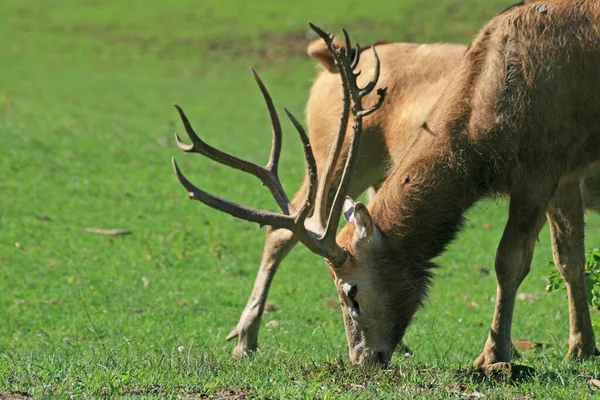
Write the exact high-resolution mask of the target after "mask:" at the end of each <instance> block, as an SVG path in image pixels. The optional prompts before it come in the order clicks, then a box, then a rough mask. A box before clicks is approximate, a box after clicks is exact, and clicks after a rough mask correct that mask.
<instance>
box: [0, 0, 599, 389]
mask: <svg viewBox="0 0 600 400" xmlns="http://www.w3.org/2000/svg"><path fill="white" fill-rule="evenodd" d="M36 3H37V4H35V5H34V4H33V3H32V4H28V3H25V2H22V1H19V0H4V1H3V2H2V4H0V48H1V49H3V50H2V52H0V65H2V68H0V137H1V138H2V142H1V144H2V145H1V146H0V172H1V176H2V179H0V191H1V193H2V196H1V197H0V310H2V311H0V315H1V316H2V320H3V324H1V325H0V397H2V396H4V395H8V394H10V393H12V395H15V396H16V394H17V393H22V394H28V395H31V396H34V397H39V398H46V397H59V398H63V397H69V396H74V397H76V398H78V397H90V396H92V397H96V396H109V397H177V396H183V397H190V398H193V397H201V396H220V395H224V396H238V398H242V397H244V396H246V397H259V398H260V397H274V398H281V397H285V398H290V397H302V398H314V397H320V398H333V397H335V398H337V397H348V398H365V397H368V398H374V397H380V398H398V397H407V398H410V397H421V398H425V397H427V398H432V397H439V398H442V397H461V396H463V397H465V396H466V397H468V396H471V397H473V396H476V395H477V393H482V394H484V395H485V396H486V398H507V397H513V398H518V397H521V398H523V397H531V398H573V397H576V398H585V397H593V396H594V391H593V387H592V386H591V385H589V384H588V381H589V379H591V378H598V377H599V376H600V367H599V364H598V362H597V361H592V362H587V363H579V364H561V360H562V357H563V356H564V354H565V351H566V340H567V337H568V313H567V307H566V301H565V299H564V298H563V297H562V295H560V294H556V295H552V296H549V297H547V296H546V294H545V285H546V283H547V276H548V273H549V271H548V270H547V269H544V268H543V267H542V266H543V265H546V264H547V262H548V261H549V260H550V258H551V255H550V249H549V238H548V232H547V231H546V230H544V232H543V234H542V235H541V237H540V243H539V245H538V247H537V250H536V256H535V259H534V264H533V265H534V268H533V271H532V273H531V275H530V276H529V278H528V279H527V280H526V282H525V283H524V284H523V287H522V292H524V293H528V294H532V295H533V296H534V297H531V298H532V299H533V300H532V301H520V302H519V304H518V306H517V310H516V315H515V323H514V334H513V336H514V338H518V339H529V340H536V341H541V342H544V343H547V344H549V347H547V348H545V349H543V350H539V351H534V352H525V353H524V354H523V356H524V360H523V363H525V364H527V365H530V366H532V367H534V368H535V369H536V374H535V375H534V376H533V378H531V379H528V380H526V381H523V382H517V383H505V382H502V381H500V382H498V381H495V380H488V379H484V378H481V377H479V376H478V375H477V374H475V373H474V372H472V371H470V369H469V366H470V363H471V362H472V360H473V359H474V358H475V357H476V356H477V355H478V353H479V351H480V350H481V348H482V346H483V342H484V340H485V337H486V335H487V327H488V326H489V323H490V321H491V316H492V312H493V296H494V293H495V291H494V290H495V278H494V274H493V259H494V251H495V248H496V245H497V242H498V239H499V237H500V234H501V231H502V228H503V223H504V221H505V219H506V213H505V209H506V206H505V203H504V202H503V201H487V202H482V203H480V204H479V205H477V206H476V207H475V208H474V209H473V210H471V211H470V212H469V215H468V221H469V222H468V224H467V226H466V229H465V230H464V232H463V233H462V234H461V235H460V237H459V239H458V240H457V241H456V242H454V243H453V244H452V246H451V248H450V249H449V251H448V252H446V253H445V254H444V255H443V256H442V257H440V259H439V260H438V261H439V263H440V264H441V266H442V267H441V268H439V269H438V270H437V271H436V279H435V284H434V288H433V290H432V292H431V296H430V299H429V301H428V302H427V306H426V308H425V309H424V310H423V311H421V312H420V313H419V314H418V315H417V318H416V320H415V322H414V323H413V324H412V325H411V327H410V328H409V331H408V333H407V335H406V338H405V339H406V341H407V343H408V344H409V345H410V346H411V347H412V349H413V350H414V351H415V355H414V357H409V358H406V357H403V356H402V355H400V354H398V355H396V356H395V357H394V360H393V363H392V366H391V368H390V369H389V370H387V371H369V370H361V369H358V368H355V367H352V366H350V364H349V362H348V360H347V349H346V347H345V335H344V329H343V324H342V320H341V314H340V312H339V310H338V308H337V306H335V304H336V302H337V295H336V293H335V290H334V288H333V285H332V284H331V281H330V278H329V275H328V273H327V272H326V268H325V267H324V265H323V263H322V261H321V260H319V259H318V258H317V257H314V256H313V255H312V254H310V253H309V252H308V251H307V250H305V249H301V248H297V249H295V251H294V252H293V254H291V255H290V257H288V259H286V261H285V264H284V265H283V267H282V268H281V270H280V272H279V273H278V275H277V278H276V280H275V283H274V285H273V288H272V291H271V296H270V301H271V302H273V303H274V304H275V305H276V309H277V310H278V311H275V312H269V313H267V314H266V315H265V317H264V318H263V322H264V323H268V322H270V321H275V322H272V324H270V325H271V326H270V327H265V326H264V323H263V329H262V331H261V336H260V351H259V352H258V354H256V355H255V356H254V357H252V358H250V359H247V360H232V359H231V358H230V350H231V347H232V344H231V343H226V342H225V341H224V338H225V335H226V334H227V333H228V332H229V330H230V329H231V328H233V327H234V325H235V323H236V322H237V320H238V317H239V313H240V311H241V310H242V308H243V306H244V305H245V302H246V299H247V296H248V295H249V293H250V289H251V285H252V282H253V279H254V275H255V272H256V268H257V265H258V261H259V257H260V249H261V248H262V240H263V232H260V231H259V229H258V228H257V227H256V226H254V225H251V224H248V223H244V222H241V221H236V220H234V219H232V218H230V217H228V216H226V215H223V214H220V213H217V212H213V211H212V210H210V209H208V208H206V207H203V206H201V205H200V204H198V203H195V202H188V201H186V194H185V190H183V189H182V188H181V187H180V186H179V183H177V182H176V179H175V178H174V176H173V173H172V171H171V168H170V165H169V158H170V157H171V156H173V155H177V156H178V160H179V162H180V164H181V166H182V168H184V169H185V171H186V173H187V174H188V176H189V177H190V178H192V179H194V180H195V181H196V182H201V183H202V186H203V188H205V189H206V190H208V191H211V192H215V193H219V194H220V195H222V196H223V197H226V198H229V199H232V200H237V201H242V202H244V203H246V204H251V205H253V206H256V207H267V208H274V202H273V200H272V199H271V198H270V195H269V193H268V192H267V191H266V190H264V188H261V186H260V185H259V184H257V182H256V181H254V180H252V179H250V178H247V177H245V176H243V175H240V174H238V173H235V172H233V171H230V170H228V169H226V168H224V167H221V166H219V165H215V164H214V163H210V162H208V161H206V160H202V159H199V158H198V157H192V156H184V155H181V154H179V152H178V150H177V149H176V146H175V144H174V141H173V135H172V133H173V132H174V131H175V130H181V126H180V123H179V122H178V121H177V116H176V113H175V111H174V110H173V109H172V108H171V107H170V104H171V103H172V102H177V103H178V104H180V105H182V106H183V107H184V109H185V110H186V112H187V113H188V115H189V116H190V118H191V119H192V123H194V124H195V126H196V127H197V129H198V131H200V132H201V133H203V134H204V136H205V137H206V138H207V140H209V141H210V143H211V144H213V145H215V146H217V147H219V148H222V149H224V150H225V151H228V152H232V153H235V154H236V155H238V156H240V157H246V158H250V159H251V160H255V161H262V160H266V157H267V155H268V147H269V143H270V135H269V127H268V118H267V116H266V113H265V110H264V105H263V104H262V100H261V98H260V94H259V92H258V90H257V88H256V87H255V85H254V83H253V80H252V78H251V76H250V74H249V73H248V72H247V68H248V67H249V66H255V67H256V68H257V69H258V70H259V72H260V73H261V76H262V77H263V80H264V81H265V82H266V84H267V86H268V87H269V89H270V91H271V94H272V96H273V98H274V99H275V101H276V105H277V106H278V107H279V108H281V107H282V106H284V105H285V106H286V107H288V108H289V109H291V110H292V111H294V112H295V113H296V115H298V116H301V114H302V110H303V107H304V103H305V101H306V98H307V92H308V89H309V87H310V84H311V80H312V78H313V76H314V74H315V68H314V62H313V61H312V60H310V59H307V57H305V56H304V49H305V46H306V44H307V42H308V39H307V31H308V29H307V22H308V21H313V22H315V23H317V24H319V25H321V26H322V27H324V28H331V29H338V28H340V27H342V26H345V27H347V28H348V29H349V30H350V32H351V34H352V35H353V37H354V38H356V39H359V40H360V41H361V42H362V43H368V42H369V41H372V40H375V39H377V38H378V37H381V36H383V37H387V38H388V39H389V40H393V41H458V42H463V43H467V42H468V41H469V39H470V37H472V35H473V34H474V33H475V32H476V31H477V29H478V27H479V26H481V25H482V24H483V22H484V21H485V20H487V19H489V18H490V17H491V16H492V15H494V14H495V13H496V12H498V11H500V10H502V9H503V8H504V7H506V6H507V5H509V2H507V1H488V2H480V1H476V0H468V1H462V2H458V1H454V0H445V1H435V2H434V1H430V0H427V1H416V0H410V1H403V2H398V1H391V0H386V1H380V2H378V3H377V7H376V8H375V9H373V6H372V5H371V4H370V3H369V4H367V2H359V1H356V0H352V1H347V0H345V1H342V0H335V1H329V2H326V4H323V3H324V2H320V1H319V2H317V1H313V0H306V1H301V2H296V3H290V2H274V1H267V0H259V1H255V2H251V3H243V2H238V1H232V0H220V1H214V0H204V1H202V2H197V1H187V0H178V1H175V2H169V4H167V3H166V2H161V1H158V0H151V1H146V2H141V1H134V0H130V1H121V2H117V1H104V2H98V1H91V0H88V1H73V0H70V1H67V0H62V1H59V2H36ZM285 129H286V131H287V132H290V131H291V127H290V126H289V125H285ZM301 157H302V156H301V152H300V143H299V141H298V140H297V139H296V138H292V135H291V134H290V135H289V136H286V142H285V144H284V150H283V158H282V165H283V166H284V167H282V169H281V174H282V181H283V182H284V185H286V187H288V188H289V190H290V191H291V190H294V189H295V188H296V187H297V186H298V183H299V181H300V177H301V176H302V174H303V163H302V161H301ZM588 226H589V227H588V237H587V240H588V247H596V246H597V245H598V242H599V241H600V218H599V216H598V215H596V214H590V215H589V221H588ZM87 227H95V228H127V229H131V230H132V232H133V234H132V235H129V236H124V237H117V238H108V237H106V236H101V235H94V234H91V233H87V232H86V231H85V228H87ZM536 267H537V268H536ZM332 304H333V306H332ZM594 317H595V318H597V317H598V316H597V314H594Z"/></svg>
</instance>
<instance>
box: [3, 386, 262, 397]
mask: <svg viewBox="0 0 600 400" xmlns="http://www.w3.org/2000/svg"><path fill="white" fill-rule="evenodd" d="M0 393H1V392H0ZM112 394H113V393H112V392H111V391H108V390H106V391H105V392H104V393H103V396H111V395H112ZM120 394H121V395H128V396H131V395H133V396H142V395H156V396H159V397H160V396H167V395H169V396H172V395H174V394H176V395H177V399H182V400H192V399H210V400H217V399H235V400H244V399H254V398H256V397H257V396H256V393H255V392H254V391H253V390H251V389H245V388H226V389H220V390H217V391H216V392H214V393H210V394H209V393H206V392H205V391H202V390H194V389H190V388H189V387H183V386H181V387H176V388H168V387H166V386H162V385H148V386H141V387H131V388H129V389H125V390H122V391H121V393H120ZM30 398H31V397H15V399H30ZM3 399H4V398H3V397H0V400H3ZM7 399H9V398H8V397H7ZM11 399H12V398H11Z"/></svg>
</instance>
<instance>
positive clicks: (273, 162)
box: [250, 68, 282, 174]
mask: <svg viewBox="0 0 600 400" xmlns="http://www.w3.org/2000/svg"><path fill="white" fill-rule="evenodd" d="M250 71H252V75H254V79H255V80H256V83H257V84H258V87H259V89H260V92H261V93H262V95H263V98H264V99H265V103H266V104H267V110H269V118H270V119H271V127H272V130H273V141H272V146H271V154H270V156H269V162H268V163H267V166H266V168H267V169H268V170H270V171H271V172H273V173H275V174H277V169H278V168H279V157H280V156H281V146H282V134H281V123H280V122H279V116H278V115H277V111H276V110H275V106H274V105H273V100H272V99H271V95H270V94H269V91H268V90H267V88H266V87H265V85H264V83H263V82H262V80H261V79H260V76H258V73H257V72H256V71H255V70H254V68H250Z"/></svg>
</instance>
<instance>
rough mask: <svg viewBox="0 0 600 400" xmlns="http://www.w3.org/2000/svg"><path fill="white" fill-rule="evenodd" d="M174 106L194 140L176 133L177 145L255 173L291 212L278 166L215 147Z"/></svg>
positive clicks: (286, 210) (282, 207) (278, 202)
mask: <svg viewBox="0 0 600 400" xmlns="http://www.w3.org/2000/svg"><path fill="white" fill-rule="evenodd" d="M174 106H175V108H176V109H177V111H178V112H179V116H180V117H181V120H182V121H183V125H184V126H185V130H186V132H187V133H188V136H189V137H190V139H191V140H192V144H191V145H186V144H184V143H182V142H181V138H180V137H179V135H176V137H175V139H176V140H177V145H178V146H179V148H180V149H182V150H183V151H185V152H188V153H198V154H202V155H203V156H205V157H208V158H210V159H211V160H213V161H216V162H218V163H221V164H223V165H227V166H228V167H231V168H234V169H237V170H240V171H244V172H248V173H249V174H252V175H254V176H255V177H257V178H258V179H260V180H261V182H262V183H263V184H264V185H265V186H267V187H268V188H269V190H270V191H271V193H272V194H273V197H274V198H275V201H276V202H277V204H278V205H279V208H281V210H282V211H283V212H284V213H286V214H289V213H291V211H290V209H291V208H292V207H290V205H291V203H290V201H289V199H288V197H287V195H286V194H285V191H284V190H283V187H282V186H281V183H280V182H279V180H278V179H277V174H276V168H275V170H273V169H267V168H265V167H261V166H260V165H257V164H254V163H252V162H249V161H246V160H242V159H241V158H237V157H235V156H232V155H230V154H227V153H225V152H222V151H221V150H218V149H215V148H214V147H212V146H211V145H209V144H208V143H206V142H204V141H203V140H202V139H200V138H199V137H198V135H196V133H195V132H194V129H193V128H192V126H191V124H190V122H189V120H188V119H187V117H186V115H185V113H184V112H183V110H182V109H181V107H179V106H178V105H176V104H174ZM280 130H281V129H280ZM279 143H281V141H279ZM272 153H275V155H276V156H278V153H277V152H272ZM275 159H276V158H275ZM274 165H276V164H274Z"/></svg>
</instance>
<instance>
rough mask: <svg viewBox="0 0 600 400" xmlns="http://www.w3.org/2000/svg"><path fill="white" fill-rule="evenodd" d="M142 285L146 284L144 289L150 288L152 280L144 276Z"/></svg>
mask: <svg viewBox="0 0 600 400" xmlns="http://www.w3.org/2000/svg"><path fill="white" fill-rule="evenodd" d="M142 283H143V284H144V287H148V286H150V279H148V278H146V277H145V276H142Z"/></svg>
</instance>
